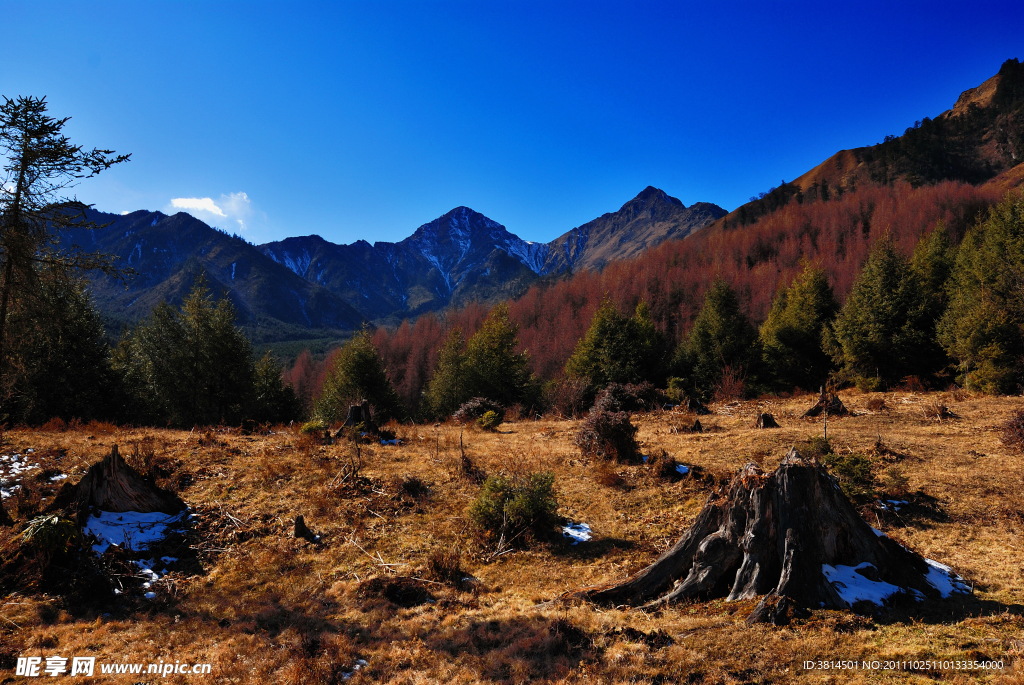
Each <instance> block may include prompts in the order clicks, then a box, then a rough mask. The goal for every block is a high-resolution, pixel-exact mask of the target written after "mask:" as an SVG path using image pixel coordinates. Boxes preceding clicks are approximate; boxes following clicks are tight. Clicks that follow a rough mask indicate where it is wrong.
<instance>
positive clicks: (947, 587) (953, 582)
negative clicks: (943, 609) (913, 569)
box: [925, 559, 971, 598]
mask: <svg viewBox="0 0 1024 685" xmlns="http://www.w3.org/2000/svg"><path fill="white" fill-rule="evenodd" d="M925 561H927V562H928V575H927V576H925V580H927V581H928V584H929V585H931V586H932V587H933V588H935V589H936V590H938V591H939V594H941V595H942V597H943V598H946V597H949V596H950V595H951V594H953V593H954V592H955V593H958V594H970V592H971V588H969V587H968V586H967V583H965V582H964V579H963V578H961V577H960V576H958V575H957V574H956V572H954V571H953V569H951V568H950V567H948V566H946V565H945V564H940V563H939V562H937V561H932V560H931V559H925Z"/></svg>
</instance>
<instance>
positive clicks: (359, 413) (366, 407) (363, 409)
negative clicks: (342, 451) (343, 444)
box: [334, 400, 377, 438]
mask: <svg viewBox="0 0 1024 685" xmlns="http://www.w3.org/2000/svg"><path fill="white" fill-rule="evenodd" d="M360 424H362V426H363V431H364V432H366V433H373V434H376V433H377V426H376V425H374V423H373V417H372V416H371V415H370V403H369V402H368V401H366V400H363V401H362V402H361V403H360V404H352V405H349V408H348V414H346V415H345V423H344V424H343V425H342V427H341V429H340V430H338V432H337V433H336V434H335V436H334V437H335V438H340V437H341V436H342V434H343V432H344V430H345V429H346V428H356V427H357V426H359V425H360Z"/></svg>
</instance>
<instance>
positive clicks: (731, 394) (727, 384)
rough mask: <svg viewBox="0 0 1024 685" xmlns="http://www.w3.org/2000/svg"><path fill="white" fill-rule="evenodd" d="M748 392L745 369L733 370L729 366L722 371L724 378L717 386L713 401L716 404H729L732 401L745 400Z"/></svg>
mask: <svg viewBox="0 0 1024 685" xmlns="http://www.w3.org/2000/svg"><path fill="white" fill-rule="evenodd" d="M745 391H746V382H745V378H744V373H743V369H740V368H733V367H732V366H729V365H728V364H727V365H726V366H725V368H724V369H722V378H721V380H719V381H718V385H717V386H715V393H714V395H713V397H712V399H713V400H714V401H715V402H729V401H731V400H741V399H743V394H744V392H745Z"/></svg>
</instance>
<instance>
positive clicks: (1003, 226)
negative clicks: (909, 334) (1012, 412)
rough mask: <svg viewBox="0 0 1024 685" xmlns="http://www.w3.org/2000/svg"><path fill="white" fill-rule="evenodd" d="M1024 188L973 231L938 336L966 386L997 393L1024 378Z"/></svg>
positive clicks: (954, 276) (959, 259)
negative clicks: (955, 363) (1022, 191)
mask: <svg viewBox="0 0 1024 685" xmlns="http://www.w3.org/2000/svg"><path fill="white" fill-rule="evenodd" d="M1022 284H1024V193H1016V194H1008V195H1007V196H1006V197H1005V198H1004V199H1003V201H1002V202H1000V203H999V204H998V205H997V206H996V207H994V208H993V209H992V211H991V212H990V214H989V217H988V220H987V221H985V222H984V223H983V224H981V225H979V226H976V227H975V228H973V229H972V230H971V231H969V232H968V234H967V236H966V237H965V238H964V241H963V242H962V243H961V245H960V248H959V250H958V252H957V256H956V261H955V265H954V268H953V272H952V275H951V277H950V279H949V283H948V287H947V293H948V297H949V307H948V309H947V310H946V313H945V315H944V316H943V317H942V320H941V321H940V323H939V326H938V337H939V341H940V342H941V344H942V346H943V348H944V349H945V351H946V352H947V353H948V354H949V356H950V357H952V358H953V359H955V360H956V361H957V362H959V370H960V373H959V381H960V383H962V384H963V385H964V386H965V387H969V388H971V389H979V390H984V391H986V392H992V393H1010V392H1017V391H1019V388H1020V385H1021V383H1024V287H1022Z"/></svg>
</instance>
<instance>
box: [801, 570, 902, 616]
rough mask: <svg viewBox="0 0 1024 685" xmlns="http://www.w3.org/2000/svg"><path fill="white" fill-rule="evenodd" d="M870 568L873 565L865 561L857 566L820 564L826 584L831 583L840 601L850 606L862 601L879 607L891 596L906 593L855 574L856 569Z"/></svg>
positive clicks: (897, 587)
mask: <svg viewBox="0 0 1024 685" xmlns="http://www.w3.org/2000/svg"><path fill="white" fill-rule="evenodd" d="M872 567H873V565H872V564H869V563H868V562H866V561H865V562H864V563H862V564H858V565H857V566H843V565H842V564H837V565H836V566H829V565H828V564H822V565H821V572H822V573H824V574H825V577H826V578H827V579H828V582H830V583H832V587H834V588H835V590H836V592H837V593H838V594H839V596H840V597H841V598H842V600H843V601H844V602H846V603H847V604H849V605H851V606H852V605H853V604H854V603H855V602H864V601H866V602H871V603H872V604H877V605H879V606H881V605H883V604H884V603H885V600H887V599H889V598H890V597H892V596H893V595H896V594H899V593H901V592H906V590H905V589H904V588H901V587H899V586H897V585H893V584H892V583H886V582H884V581H880V580H879V581H876V580H871V579H869V578H865V577H864V576H862V575H861V574H859V573H857V570H858V569H864V568H872Z"/></svg>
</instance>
